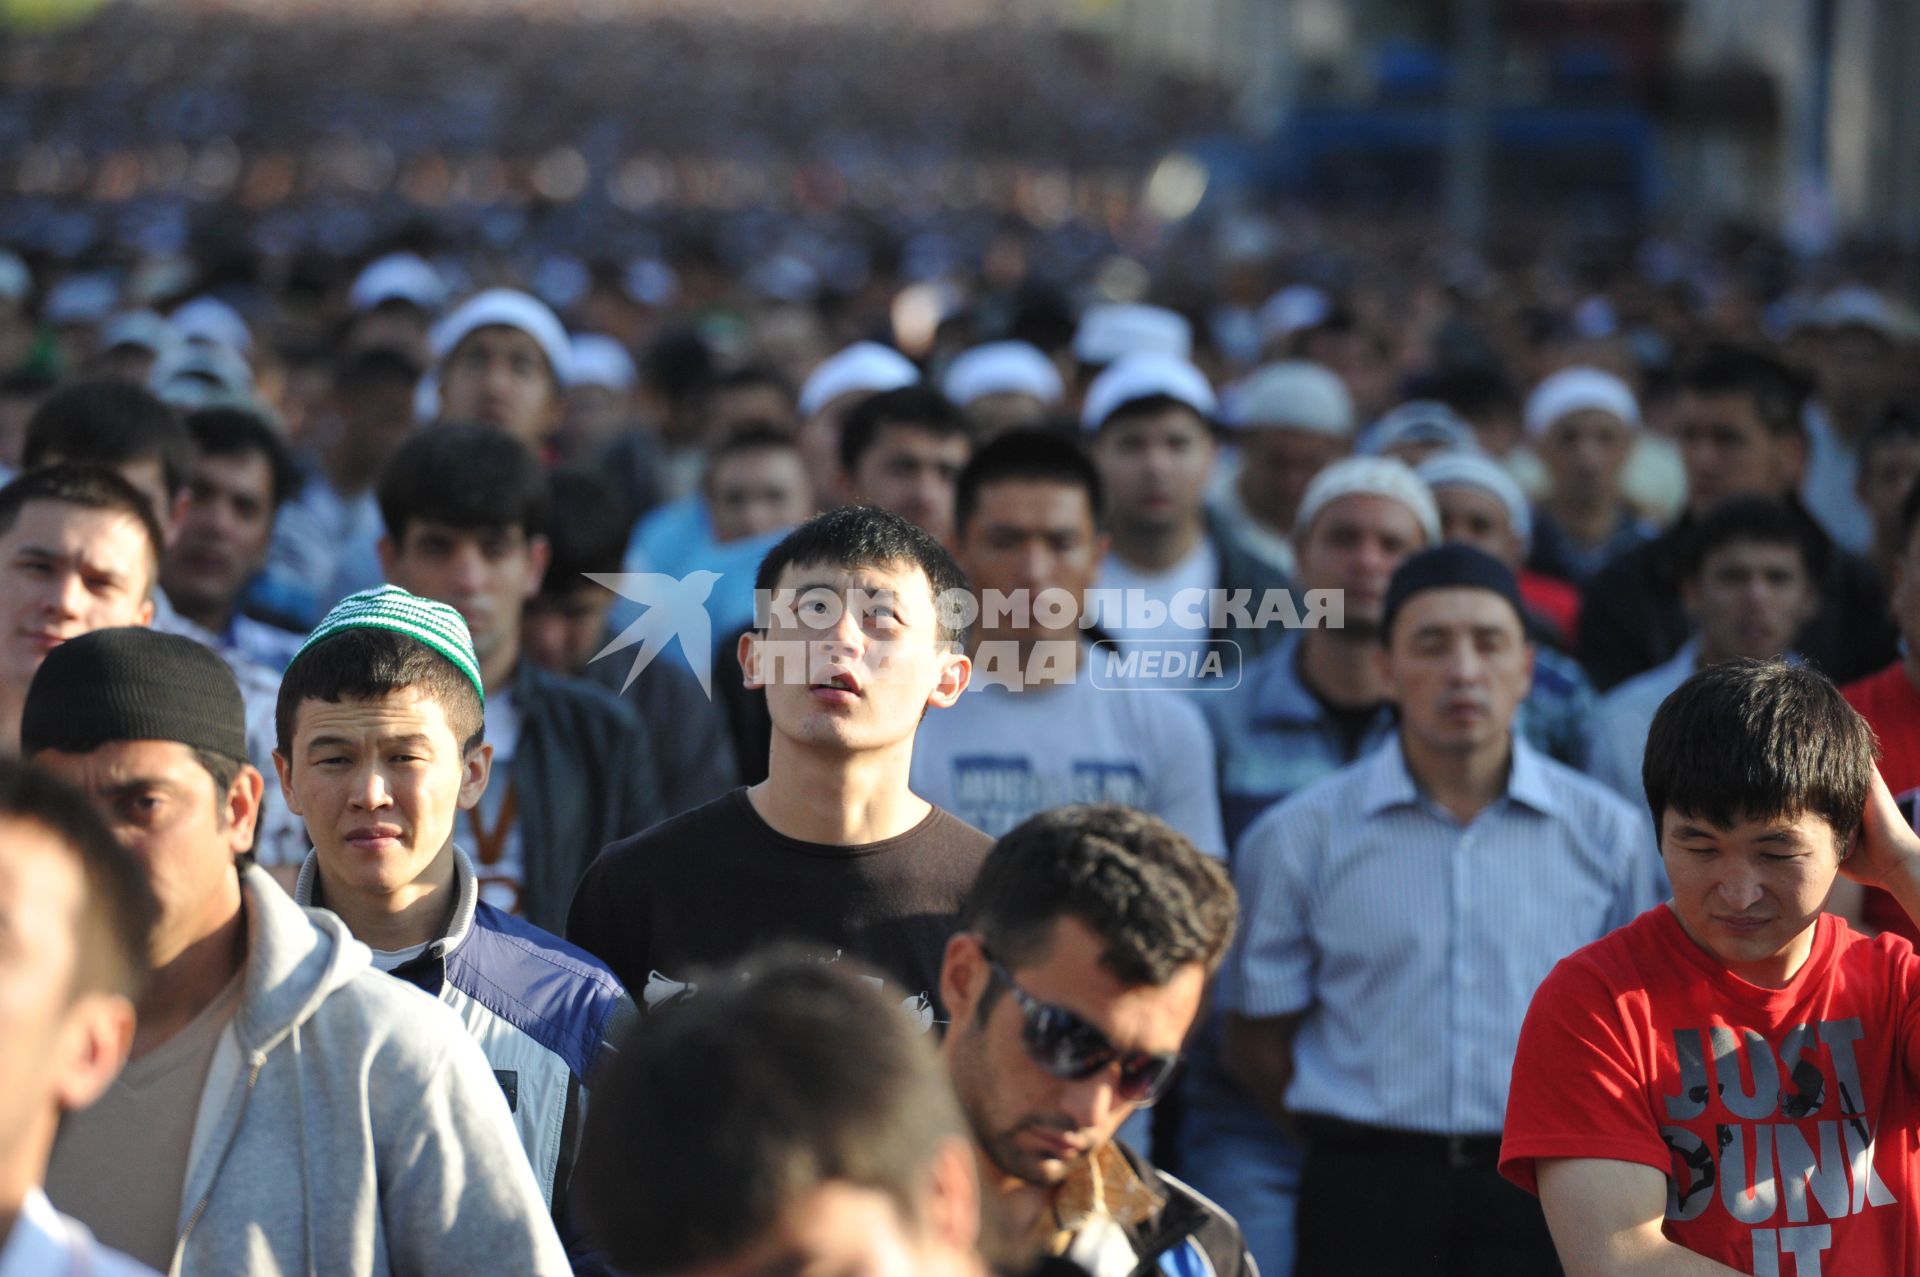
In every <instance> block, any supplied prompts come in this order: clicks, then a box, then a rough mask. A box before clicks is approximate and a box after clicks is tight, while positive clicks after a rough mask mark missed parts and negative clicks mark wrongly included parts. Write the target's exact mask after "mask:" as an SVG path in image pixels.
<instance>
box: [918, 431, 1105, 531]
mask: <svg viewBox="0 0 1920 1277" xmlns="http://www.w3.org/2000/svg"><path fill="white" fill-rule="evenodd" d="M1015 479H1027V480H1037V481H1042V482H1046V483H1057V484H1059V485H1061V486H1062V487H1068V488H1079V489H1080V490H1081V491H1083V492H1085V493H1086V494H1087V508H1088V509H1089V510H1091V511H1092V512H1093V522H1094V526H1095V527H1098V526H1100V524H1101V523H1102V522H1104V521H1105V519H1106V516H1107V495H1106V489H1105V488H1104V487H1103V486H1102V485H1101V483H1100V471H1099V468H1098V467H1096V466H1095V465H1094V464H1093V458H1091V457H1089V456H1088V455H1087V452H1086V449H1085V448H1082V447H1081V446H1080V444H1079V442H1078V441H1077V440H1074V439H1070V438H1067V437H1066V436H1064V435H1062V434H1061V433H1060V432H1059V431H1057V430H1044V429H1040V428H1037V427H1032V426H1027V427H1022V428H1020V429H1017V430H1009V431H1007V432H1005V433H1004V434H999V435H995V436H994V437H993V438H992V439H991V440H989V441H988V442H987V443H985V444H983V445H981V447H980V450H979V451H978V452H975V453H974V454H973V456H972V457H971V458H970V459H969V460H968V461H967V464H966V468H965V469H963V470H962V471H961V472H960V477H959V478H958V479H957V480H955V481H954V493H953V520H954V526H955V527H957V528H959V529H961V530H963V531H964V530H965V529H966V526H967V524H968V523H969V522H971V521H972V519H973V513H974V511H975V510H977V509H979V507H980V492H981V489H983V488H985V487H987V486H988V485H990V484H995V483H1006V482H1010V481H1012V480H1015Z"/></svg>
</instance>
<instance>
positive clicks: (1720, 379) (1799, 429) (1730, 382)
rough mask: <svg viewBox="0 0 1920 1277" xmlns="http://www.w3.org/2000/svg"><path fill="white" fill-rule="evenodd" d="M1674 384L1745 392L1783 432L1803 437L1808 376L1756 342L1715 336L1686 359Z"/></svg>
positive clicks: (1687, 389)
mask: <svg viewBox="0 0 1920 1277" xmlns="http://www.w3.org/2000/svg"><path fill="white" fill-rule="evenodd" d="M1674 385H1675V387H1676V388H1677V389H1678V390H1680V391H1681V392H1682V393H1686V394H1694V395H1702V396H1706V395H1745V396H1746V397H1747V399H1748V401H1749V402H1751V403H1752V404H1753V407H1754V411H1755V412H1757V413H1758V414H1759V416H1760V420H1761V421H1762V422H1763V423H1764V424H1765V425H1766V428H1767V432H1768V433H1769V434H1771V435H1774V436H1775V437H1777V438H1786V437H1802V436H1804V435H1805V433H1806V424H1805V422H1804V421H1803V420H1802V419H1801V412H1802V410H1803V409H1804V408H1805V407H1806V402H1807V392H1808V386H1807V382H1806V379H1805V378H1803V377H1801V376H1800V375H1798V374H1797V373H1795V372H1794V371H1793V370H1792V369H1791V368H1789V367H1787V365H1786V364H1784V363H1782V362H1781V361H1780V360H1778V359H1776V358H1774V357H1773V356H1772V355H1769V354H1767V353H1766V352H1765V351H1762V350H1756V349H1754V348H1752V347H1750V346H1738V345H1734V344H1732V343H1729V342H1710V343H1708V344H1707V345H1704V346H1702V347H1700V348H1699V349H1697V350H1695V351H1693V352H1692V353H1691V354H1689V355H1688V356H1687V357H1686V358H1685V359H1684V360H1682V361H1681V363H1680V366H1679V368H1678V369H1677V370H1676V371H1675V373H1674Z"/></svg>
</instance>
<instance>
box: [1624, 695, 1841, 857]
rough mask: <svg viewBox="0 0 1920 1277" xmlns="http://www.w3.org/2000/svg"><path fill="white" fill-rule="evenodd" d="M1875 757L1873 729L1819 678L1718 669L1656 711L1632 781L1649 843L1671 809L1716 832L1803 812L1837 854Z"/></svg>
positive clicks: (1786, 817) (1796, 815) (1792, 816)
mask: <svg viewBox="0 0 1920 1277" xmlns="http://www.w3.org/2000/svg"><path fill="white" fill-rule="evenodd" d="M1878 754H1879V749H1878V746H1877V744H1876V742H1875V741H1874V736H1873V729H1872V728H1870V727H1868V726H1867V721H1866V720H1865V719H1864V718H1862V717H1860V715H1859V714H1858V713H1856V712H1855V711H1854V708H1853V707H1852V706H1851V705H1849V704H1847V702H1846V698H1844V697H1843V696H1841V695H1840V693H1839V691H1838V690H1836V689H1835V688H1834V686H1833V684H1832V683H1831V682H1829V681H1828V680H1827V678H1826V676H1825V675H1823V674H1820V673H1818V672H1816V671H1814V670H1811V669H1808V668H1806V667H1805V666H1800V665H1789V664H1787V663H1786V662H1784V661H1752V660H1738V661H1724V662H1722V663H1720V664H1717V665H1710V666H1708V667H1707V668H1706V669H1704V670H1701V671H1700V672H1699V673H1697V674H1695V675H1693V677H1691V678H1689V679H1688V680H1687V681H1686V682H1684V683H1682V684H1681V685H1680V687H1679V689H1678V690H1677V691H1675V692H1674V693H1673V694H1672V695H1671V696H1669V697H1667V699H1666V700H1665V701H1663V702H1662V703H1661V705H1660V709H1659V711H1658V712H1657V713H1655V714H1654V716H1653V726H1652V727H1651V728H1650V729H1649V730H1648V732H1647V749H1646V755H1645V758H1644V760H1643V761H1642V763H1641V768H1640V776H1641V783H1642V784H1644V785H1645V787H1646V791H1647V806H1648V808H1649V809H1650V810H1651V811H1652V812H1653V826H1654V831H1655V833H1656V834H1657V833H1658V832H1659V829H1660V822H1661V817H1662V816H1663V815H1664V814H1665V813H1666V812H1667V811H1669V810H1671V811H1674V812H1677V813H1679V814H1681V815H1684V816H1687V817H1690V818H1693V819H1696V820H1704V821H1706V822H1708V823H1709V824H1712V825H1716V826H1718V827H1720V828H1722V829H1731V828H1732V827H1734V826H1735V825H1738V824H1740V823H1741V822H1742V821H1748V820H1779V819H1783V818H1784V819H1793V818H1797V817H1799V816H1802V815H1805V814H1807V813H1809V812H1811V813H1812V814H1814V815H1817V816H1819V817H1821V818H1822V819H1823V820H1825V821H1826V822H1827V824H1829V825H1831V826H1832V827H1833V833H1834V837H1835V838H1836V839H1837V840H1838V841H1839V844H1840V846H1841V847H1842V848H1844V847H1845V846H1846V844H1847V840H1848V839H1850V838H1852V837H1853V833H1854V830H1856V829H1858V828H1859V826H1860V818H1861V813H1862V811H1863V810H1864V809H1865V807H1866V803H1867V795H1868V793H1869V792H1870V791H1871V789H1872V784H1873V771H1874V759H1875V758H1876V757H1877V756H1878Z"/></svg>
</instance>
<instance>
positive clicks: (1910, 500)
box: [1900, 481, 1920, 553]
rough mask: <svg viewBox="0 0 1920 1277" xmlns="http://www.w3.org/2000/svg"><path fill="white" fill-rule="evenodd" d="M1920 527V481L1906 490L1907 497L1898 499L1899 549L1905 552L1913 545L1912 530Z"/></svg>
mask: <svg viewBox="0 0 1920 1277" xmlns="http://www.w3.org/2000/svg"><path fill="white" fill-rule="evenodd" d="M1916 526H1920V481H1916V482H1915V483H1914V484H1913V485H1912V486H1911V487H1909V488H1908V489H1907V495H1906V496H1904V497H1902V498H1900V549H1901V552H1902V553H1905V552H1906V549H1907V547H1908V546H1910V545H1912V544H1913V529H1914V528H1915V527H1916Z"/></svg>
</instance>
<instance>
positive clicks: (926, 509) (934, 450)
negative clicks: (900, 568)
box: [846, 424, 972, 545]
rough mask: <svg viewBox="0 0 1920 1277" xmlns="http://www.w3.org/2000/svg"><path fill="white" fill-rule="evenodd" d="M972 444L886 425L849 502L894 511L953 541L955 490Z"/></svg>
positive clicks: (856, 476)
mask: <svg viewBox="0 0 1920 1277" xmlns="http://www.w3.org/2000/svg"><path fill="white" fill-rule="evenodd" d="M971 448H972V445H971V444H970V443H969V442H968V441H967V439H966V437H965V436H964V435H938V434H934V433H932V432H931V431H927V430H921V429H918V428H917V427H914V426H911V425H904V424H902V425H887V426H882V427H880V433H879V436H878V437H877V438H875V439H874V441H873V444H872V446H871V447H869V448H868V449H867V450H866V452H864V453H862V454H861V457H860V462H859V464H858V465H857V466H856V467H855V468H854V470H853V473H852V474H850V475H848V476H846V492H847V499H848V501H849V502H850V503H852V504H855V505H874V506H879V507H880V508H881V509H882V510H891V511H892V512H893V513H895V514H897V515H899V516H900V517H901V518H903V519H905V520H907V521H908V522H909V523H913V524H917V525H918V526H919V527H921V528H923V529H925V530H926V532H927V533H928V534H929V535H930V536H932V537H933V539H934V540H936V541H938V542H940V543H941V544H943V545H948V544H951V543H952V541H953V487H954V483H955V481H956V480H958V479H959V477H960V471H961V469H962V468H963V467H965V466H966V464H967V454H968V452H969V451H970V450H971Z"/></svg>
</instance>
